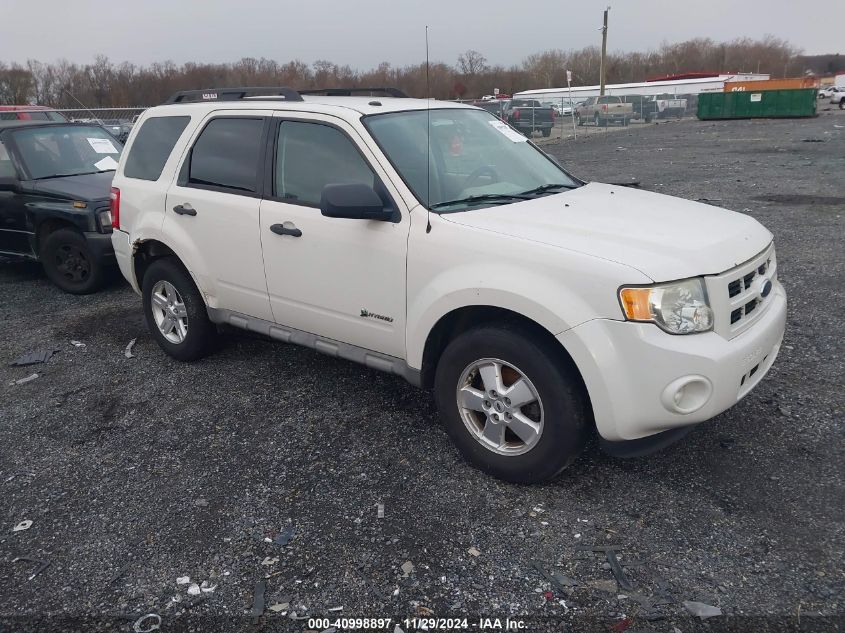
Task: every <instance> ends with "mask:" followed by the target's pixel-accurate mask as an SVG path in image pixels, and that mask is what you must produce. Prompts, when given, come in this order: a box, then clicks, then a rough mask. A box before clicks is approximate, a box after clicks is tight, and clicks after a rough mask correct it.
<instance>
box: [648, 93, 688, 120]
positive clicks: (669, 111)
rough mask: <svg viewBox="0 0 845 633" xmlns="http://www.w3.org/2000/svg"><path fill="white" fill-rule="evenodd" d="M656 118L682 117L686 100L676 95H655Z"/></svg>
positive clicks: (685, 108) (685, 107) (685, 109)
mask: <svg viewBox="0 0 845 633" xmlns="http://www.w3.org/2000/svg"><path fill="white" fill-rule="evenodd" d="M654 100H655V102H656V103H657V118H658V119H666V118H669V117H679V118H680V117H682V116H683V115H684V114H685V113H686V111H687V100H686V99H685V98H683V97H678V96H676V95H670V94H662V95H658V96H657V97H655V99H654Z"/></svg>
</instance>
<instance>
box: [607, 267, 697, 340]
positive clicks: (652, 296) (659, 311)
mask: <svg viewBox="0 0 845 633" xmlns="http://www.w3.org/2000/svg"><path fill="white" fill-rule="evenodd" d="M619 301H620V303H621V304H622V311H623V312H624V313H625V318H627V319H628V320H629V321H648V322H651V323H656V324H657V325H658V326H659V327H660V328H661V329H663V330H665V331H667V332H669V333H670V334H694V333H696V332H707V331H708V330H712V329H713V310H711V309H710V305H709V304H708V301H707V291H706V290H705V288H704V280H703V279H701V278H698V277H697V278H695V279H687V280H686V281H677V282H674V283H670V284H660V285H657V286H649V287H647V288H622V289H621V290H620V291H619Z"/></svg>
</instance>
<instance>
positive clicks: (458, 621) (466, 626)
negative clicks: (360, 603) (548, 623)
mask: <svg viewBox="0 0 845 633" xmlns="http://www.w3.org/2000/svg"><path fill="white" fill-rule="evenodd" d="M395 622H396V625H397V626H399V625H404V629H405V630H406V631H414V630H420V631H449V630H475V631H481V632H484V631H522V630H525V628H526V623H525V622H524V621H522V620H513V619H510V618H484V617H482V618H478V619H477V620H470V619H469V618H404V619H401V620H395ZM393 623H394V619H393V618H311V619H309V620H308V628H309V629H317V630H324V629H328V628H332V627H334V628H335V629H337V630H339V631H379V630H388V631H391V633H393V631H395V629H393V630H391V629H390V626H391V624H393Z"/></svg>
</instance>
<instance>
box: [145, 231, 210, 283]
mask: <svg viewBox="0 0 845 633" xmlns="http://www.w3.org/2000/svg"><path fill="white" fill-rule="evenodd" d="M164 257H172V258H173V259H175V260H176V261H177V262H178V263H179V264H180V265H181V266H182V267H183V268H184V269H185V270H186V271H187V272H188V274H189V275H191V272H190V269H189V268H188V266H187V265H186V264H185V261H184V260H183V259H182V258H181V257H179V254H178V253H177V252H176V251H175V250H173V248H171V247H170V246H169V245H168V244H166V243H164V242H162V241H161V240H158V239H155V238H150V239H145V240H138V241H136V242H134V243H133V245H132V272H133V273H134V275H135V280H136V283H137V284H138V287H139V288H140V287H142V285H143V283H144V273H145V272H146V271H147V269H148V268H149V267H150V266H151V265H152V263H153V262H154V261H156V260H158V259H162V258H164ZM191 278H192V279H193V275H191ZM194 283H195V284H196V279H194ZM197 287H198V288H199V284H197ZM200 292H202V291H200Z"/></svg>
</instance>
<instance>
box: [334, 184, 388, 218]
mask: <svg viewBox="0 0 845 633" xmlns="http://www.w3.org/2000/svg"><path fill="white" fill-rule="evenodd" d="M320 212H321V213H322V214H323V215H324V216H326V217H327V218H347V219H350V220H390V219H391V218H393V211H392V210H390V209H385V208H384V202H382V199H381V198H380V197H379V195H378V194H377V193H376V192H375V191H374V190H373V188H372V187H370V186H369V185H365V184H363V183H356V184H351V185H326V186H325V187H323V193H322V195H321V196H320Z"/></svg>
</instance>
